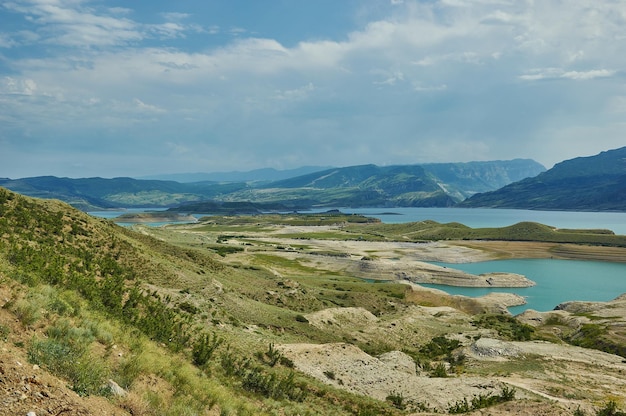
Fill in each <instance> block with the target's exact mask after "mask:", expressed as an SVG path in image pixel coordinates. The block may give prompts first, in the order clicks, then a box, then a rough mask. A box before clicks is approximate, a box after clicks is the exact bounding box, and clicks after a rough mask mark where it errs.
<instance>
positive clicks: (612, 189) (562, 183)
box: [458, 147, 626, 211]
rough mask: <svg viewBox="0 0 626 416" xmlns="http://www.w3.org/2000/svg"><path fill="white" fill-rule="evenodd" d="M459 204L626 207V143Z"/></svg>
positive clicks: (570, 208)
mask: <svg viewBox="0 0 626 416" xmlns="http://www.w3.org/2000/svg"><path fill="white" fill-rule="evenodd" d="M458 206H460V207H490V208H520V209H544V210H563V211H567V210H578V211H584V210H588V211H626V147H622V148H620V149H615V150H609V151H606V152H602V153H600V154H598V155H595V156H589V157H579V158H575V159H571V160H566V161H564V162H561V163H558V164H556V165H555V166H554V167H553V168H552V169H549V170H548V171H546V172H543V173H541V174H539V175H537V176H536V177H534V178H527V179H524V180H521V181H518V182H514V183H512V184H510V185H507V186H505V187H503V188H501V189H498V190H496V191H492V192H485V193H481V194H477V195H474V196H472V197H470V198H468V199H467V200H465V201H463V202H462V203H460V204H459V205H458Z"/></svg>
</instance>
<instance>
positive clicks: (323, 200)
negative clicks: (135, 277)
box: [0, 159, 545, 211]
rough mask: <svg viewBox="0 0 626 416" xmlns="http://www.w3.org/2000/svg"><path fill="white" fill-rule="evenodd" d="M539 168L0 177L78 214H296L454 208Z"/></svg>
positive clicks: (504, 165)
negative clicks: (264, 210) (247, 210)
mask: <svg viewBox="0 0 626 416" xmlns="http://www.w3.org/2000/svg"><path fill="white" fill-rule="evenodd" d="M543 171H545V167H543V166H542V165H541V164H539V163H537V162H535V161H533V160H529V159H515V160H509V161H489V162H469V163H445V164H425V165H399V166H384V167H380V166H375V165H362V166H350V167H344V168H331V169H325V170H321V171H317V172H313V173H308V174H305V175H299V176H295V177H290V178H287V179H283V180H278V181H273V182H266V181H260V182H247V181H246V182H238V181H233V182H228V181H219V182H218V181H202V182H193V183H180V182H176V181H163V180H140V179H132V178H113V179H103V178H84V179H71V178H58V177H54V176H44V177H33V178H23V179H0V186H3V187H5V188H8V189H11V190H13V191H15V192H19V193H21V194H24V195H28V196H33V197H39V198H48V199H51V198H54V199H60V200H62V201H65V202H68V203H69V204H71V205H73V206H75V207H77V208H80V209H82V210H86V211H88V210H98V209H109V208H130V207H175V206H179V205H181V204H185V203H198V202H200V201H223V202H243V201H246V202H248V201H249V202H257V203H264V204H268V203H270V204H272V203H273V204H280V205H281V206H283V207H284V206H286V207H288V208H294V209H302V208H309V207H313V206H317V207H320V206H326V207H332V206H352V207H357V206H361V207H363V206H372V207H374V206H376V207H382V206H431V207H445V206H453V205H455V204H456V203H458V202H460V201H462V200H463V199H465V198H466V197H468V196H470V195H473V194H474V193H476V192H486V191H491V190H495V189H498V188H500V187H501V186H504V185H506V184H509V183H511V182H514V181H518V180H521V179H523V178H526V177H530V176H535V175H537V174H538V173H540V172H543Z"/></svg>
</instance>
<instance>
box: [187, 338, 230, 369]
mask: <svg viewBox="0 0 626 416" xmlns="http://www.w3.org/2000/svg"><path fill="white" fill-rule="evenodd" d="M222 342H224V340H223V339H222V338H219V337H218V336H217V335H216V334H215V332H213V333H211V334H204V335H203V336H202V337H201V338H200V339H199V340H197V341H196V342H195V343H194V344H193V348H192V351H191V355H192V358H193V363H194V364H195V365H197V366H198V367H202V366H203V365H205V364H206V363H208V362H209V360H210V359H211V357H212V356H213V353H214V352H215V350H216V349H217V348H218V347H219V346H220V345H221V344H222Z"/></svg>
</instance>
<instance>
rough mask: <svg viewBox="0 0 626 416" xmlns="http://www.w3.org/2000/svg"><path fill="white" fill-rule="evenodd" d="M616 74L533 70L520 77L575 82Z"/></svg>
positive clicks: (604, 71)
mask: <svg viewBox="0 0 626 416" xmlns="http://www.w3.org/2000/svg"><path fill="white" fill-rule="evenodd" d="M615 74H616V71H614V70H608V69H591V70H588V71H564V70H563V69H560V68H545V69H534V70H531V71H529V73H527V74H525V75H520V77H519V78H520V79H522V80H524V81H539V80H544V79H571V80H575V81H587V80H592V79H595V78H608V77H612V76H613V75H615Z"/></svg>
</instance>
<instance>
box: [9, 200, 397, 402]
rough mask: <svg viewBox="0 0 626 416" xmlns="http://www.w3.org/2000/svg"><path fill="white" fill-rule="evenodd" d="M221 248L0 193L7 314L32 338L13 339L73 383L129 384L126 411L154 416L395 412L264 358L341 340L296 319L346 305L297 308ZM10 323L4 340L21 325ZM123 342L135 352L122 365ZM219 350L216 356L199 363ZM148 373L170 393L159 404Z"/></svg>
mask: <svg viewBox="0 0 626 416" xmlns="http://www.w3.org/2000/svg"><path fill="white" fill-rule="evenodd" d="M214 256H215V257H217V256H216V255H212V254H208V252H207V250H203V251H201V250H198V249H194V248H189V247H177V246H175V245H171V244H167V243H165V242H163V241H160V240H158V239H155V238H153V237H150V236H147V235H143V234H141V233H136V232H133V231H130V230H128V229H125V228H121V227H118V226H116V225H114V224H112V223H110V222H107V221H104V220H98V219H93V218H91V217H89V216H88V215H86V214H83V213H81V212H79V211H76V210H73V209H71V208H69V207H68V206H67V205H65V204H62V203H59V202H55V201H39V200H33V199H30V198H26V197H22V196H19V195H17V194H13V193H10V192H7V191H5V190H3V189H0V266H1V269H0V276H1V279H2V281H3V285H6V286H7V287H8V286H10V287H11V292H10V293H9V294H7V295H8V296H10V298H11V299H10V301H9V302H8V303H7V304H6V305H5V309H7V310H9V311H10V312H12V313H13V314H14V315H15V316H16V317H17V318H18V319H19V320H20V321H21V323H22V325H23V328H24V330H25V331H27V332H29V333H32V334H33V338H32V339H29V340H27V342H24V341H23V340H20V341H16V342H18V343H19V344H20V345H21V344H22V343H23V344H24V348H25V349H26V350H27V352H28V354H29V356H30V357H31V359H32V360H33V362H36V363H38V364H40V365H41V366H42V367H43V368H46V369H48V370H50V371H51V372H53V373H56V374H58V375H59V376H61V377H63V378H66V379H68V381H69V383H70V384H71V385H73V386H74V387H75V390H76V391H77V392H79V393H81V394H85V395H93V394H96V395H98V394H106V392H105V391H102V389H101V386H102V384H104V381H105V380H106V379H107V378H113V379H115V380H117V381H118V383H119V384H121V385H123V387H126V388H128V389H129V391H130V392H131V395H129V397H130V398H126V399H118V400H120V403H119V404H120V406H122V407H124V408H126V409H127V410H128V409H130V408H132V407H141V408H145V409H152V410H151V411H150V410H148V413H150V414H183V413H185V412H205V411H207V409H210V408H212V409H214V410H217V411H221V412H225V413H226V414H227V413H229V412H235V413H237V414H261V413H268V414H272V413H275V412H277V411H278V409H283V410H281V411H284V412H285V414H318V413H322V414H351V413H353V412H355V411H357V410H358V409H362V410H363V411H366V410H367V409H371V411H372V412H375V413H380V414H393V413H394V412H395V411H394V410H393V408H392V407H391V406H389V405H387V404H385V403H379V402H374V401H372V400H370V399H367V398H363V397H357V396H353V395H351V394H348V393H345V392H342V391H335V390H333V389H332V388H329V387H326V386H323V385H320V384H319V383H318V382H316V381H314V380H312V379H308V378H305V377H303V376H301V375H297V374H296V373H294V372H293V370H292V369H291V368H289V366H288V363H286V364H285V365H276V366H274V367H270V366H268V365H267V364H264V361H263V360H260V359H258V358H256V356H262V354H263V351H267V349H268V345H269V344H270V343H271V342H274V341H277V340H280V341H281V342H293V341H308V342H332V341H340V340H341V339H340V338H339V337H337V336H334V335H333V334H332V333H327V332H321V331H318V330H316V329H315V328H313V327H311V326H310V325H307V324H306V323H304V322H300V321H298V320H297V319H296V317H297V315H298V314H299V313H301V312H310V311H313V310H316V309H319V308H323V307H326V306H327V305H333V304H335V303H338V299H339V296H340V295H341V294H342V293H339V291H337V290H335V289H329V290H327V291H326V292H325V293H324V295H321V296H319V297H318V296H317V295H315V296H314V295H308V296H307V295H306V294H302V296H301V297H300V298H299V299H298V300H297V302H296V301H294V302H293V305H291V306H292V308H290V307H289V305H284V302H283V300H281V299H280V298H276V299H268V298H266V293H267V290H268V288H276V289H279V290H280V289H281V287H284V285H283V286H281V285H279V284H278V283H279V282H278V281H277V279H276V276H274V275H273V274H271V273H269V272H267V271H264V270H261V269H259V268H258V267H231V266H227V265H224V264H222V263H221V262H220V261H219V260H216V259H215V258H214ZM302 292H305V291H302ZM311 293H314V292H313V291H311ZM283 298H284V299H286V298H287V297H283ZM379 300H380V299H379ZM342 301H343V302H346V300H345V299H343V300H342ZM346 303H349V302H346ZM296 305H297V307H296ZM1 328H2V329H3V332H7V333H8V335H7V340H8V339H15V340H17V337H18V332H19V333H21V332H22V330H15V333H14V334H12V333H11V332H12V331H11V330H10V329H9V326H7V325H5V324H2V327H1ZM5 330H6V331H5ZM44 334H47V335H45V336H44ZM102 334H104V335H102ZM218 340H219V342H217V341H218ZM113 345H115V348H116V349H118V350H121V351H124V356H125V357H127V358H126V359H124V360H118V359H117V358H116V356H115V355H114V354H112V353H111V351H112V347H113ZM211 346H217V349H216V351H215V354H214V355H213V356H212V358H211V359H207V360H206V362H202V363H201V364H198V363H197V362H196V364H197V365H195V366H194V365H193V362H194V359H195V360H196V361H197V356H198V354H200V353H201V352H202V351H203V347H204V351H207V350H209V349H210V347H211ZM55 351H64V352H65V355H66V356H67V355H74V356H75V357H76V359H75V360H72V362H73V364H76V365H73V364H72V363H66V364H62V363H61V362H60V361H59V359H58V355H57V353H56V352H55ZM194 351H195V352H196V354H195V355H194ZM200 355H201V354H200ZM208 355H209V356H210V354H208ZM205 358H206V355H205ZM224 360H226V361H227V362H228V363H229V364H228V363H227V364H224ZM81 362H83V363H84V362H89V363H90V364H89V367H88V368H87V367H85V366H83V367H80V366H79V365H78V364H79V363H81ZM233 368H234V369H233ZM94 369H99V371H94ZM88 373H89V374H90V375H89V376H88V375H87V374H88ZM208 375H210V377H207V376H208ZM146 380H155V381H154V382H155V383H157V384H158V385H161V389H162V390H163V391H162V393H163V392H169V393H168V394H165V395H164V396H163V398H161V399H158V400H157V399H156V398H155V397H153V396H154V393H151V392H150V391H151V388H152V387H151V386H148V385H146V383H145V382H146ZM303 395H305V396H306V398H305V399H304V400H303V399H302V397H301V396H303ZM181 409H186V410H185V411H184V412H183V411H181ZM200 409H205V410H200Z"/></svg>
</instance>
